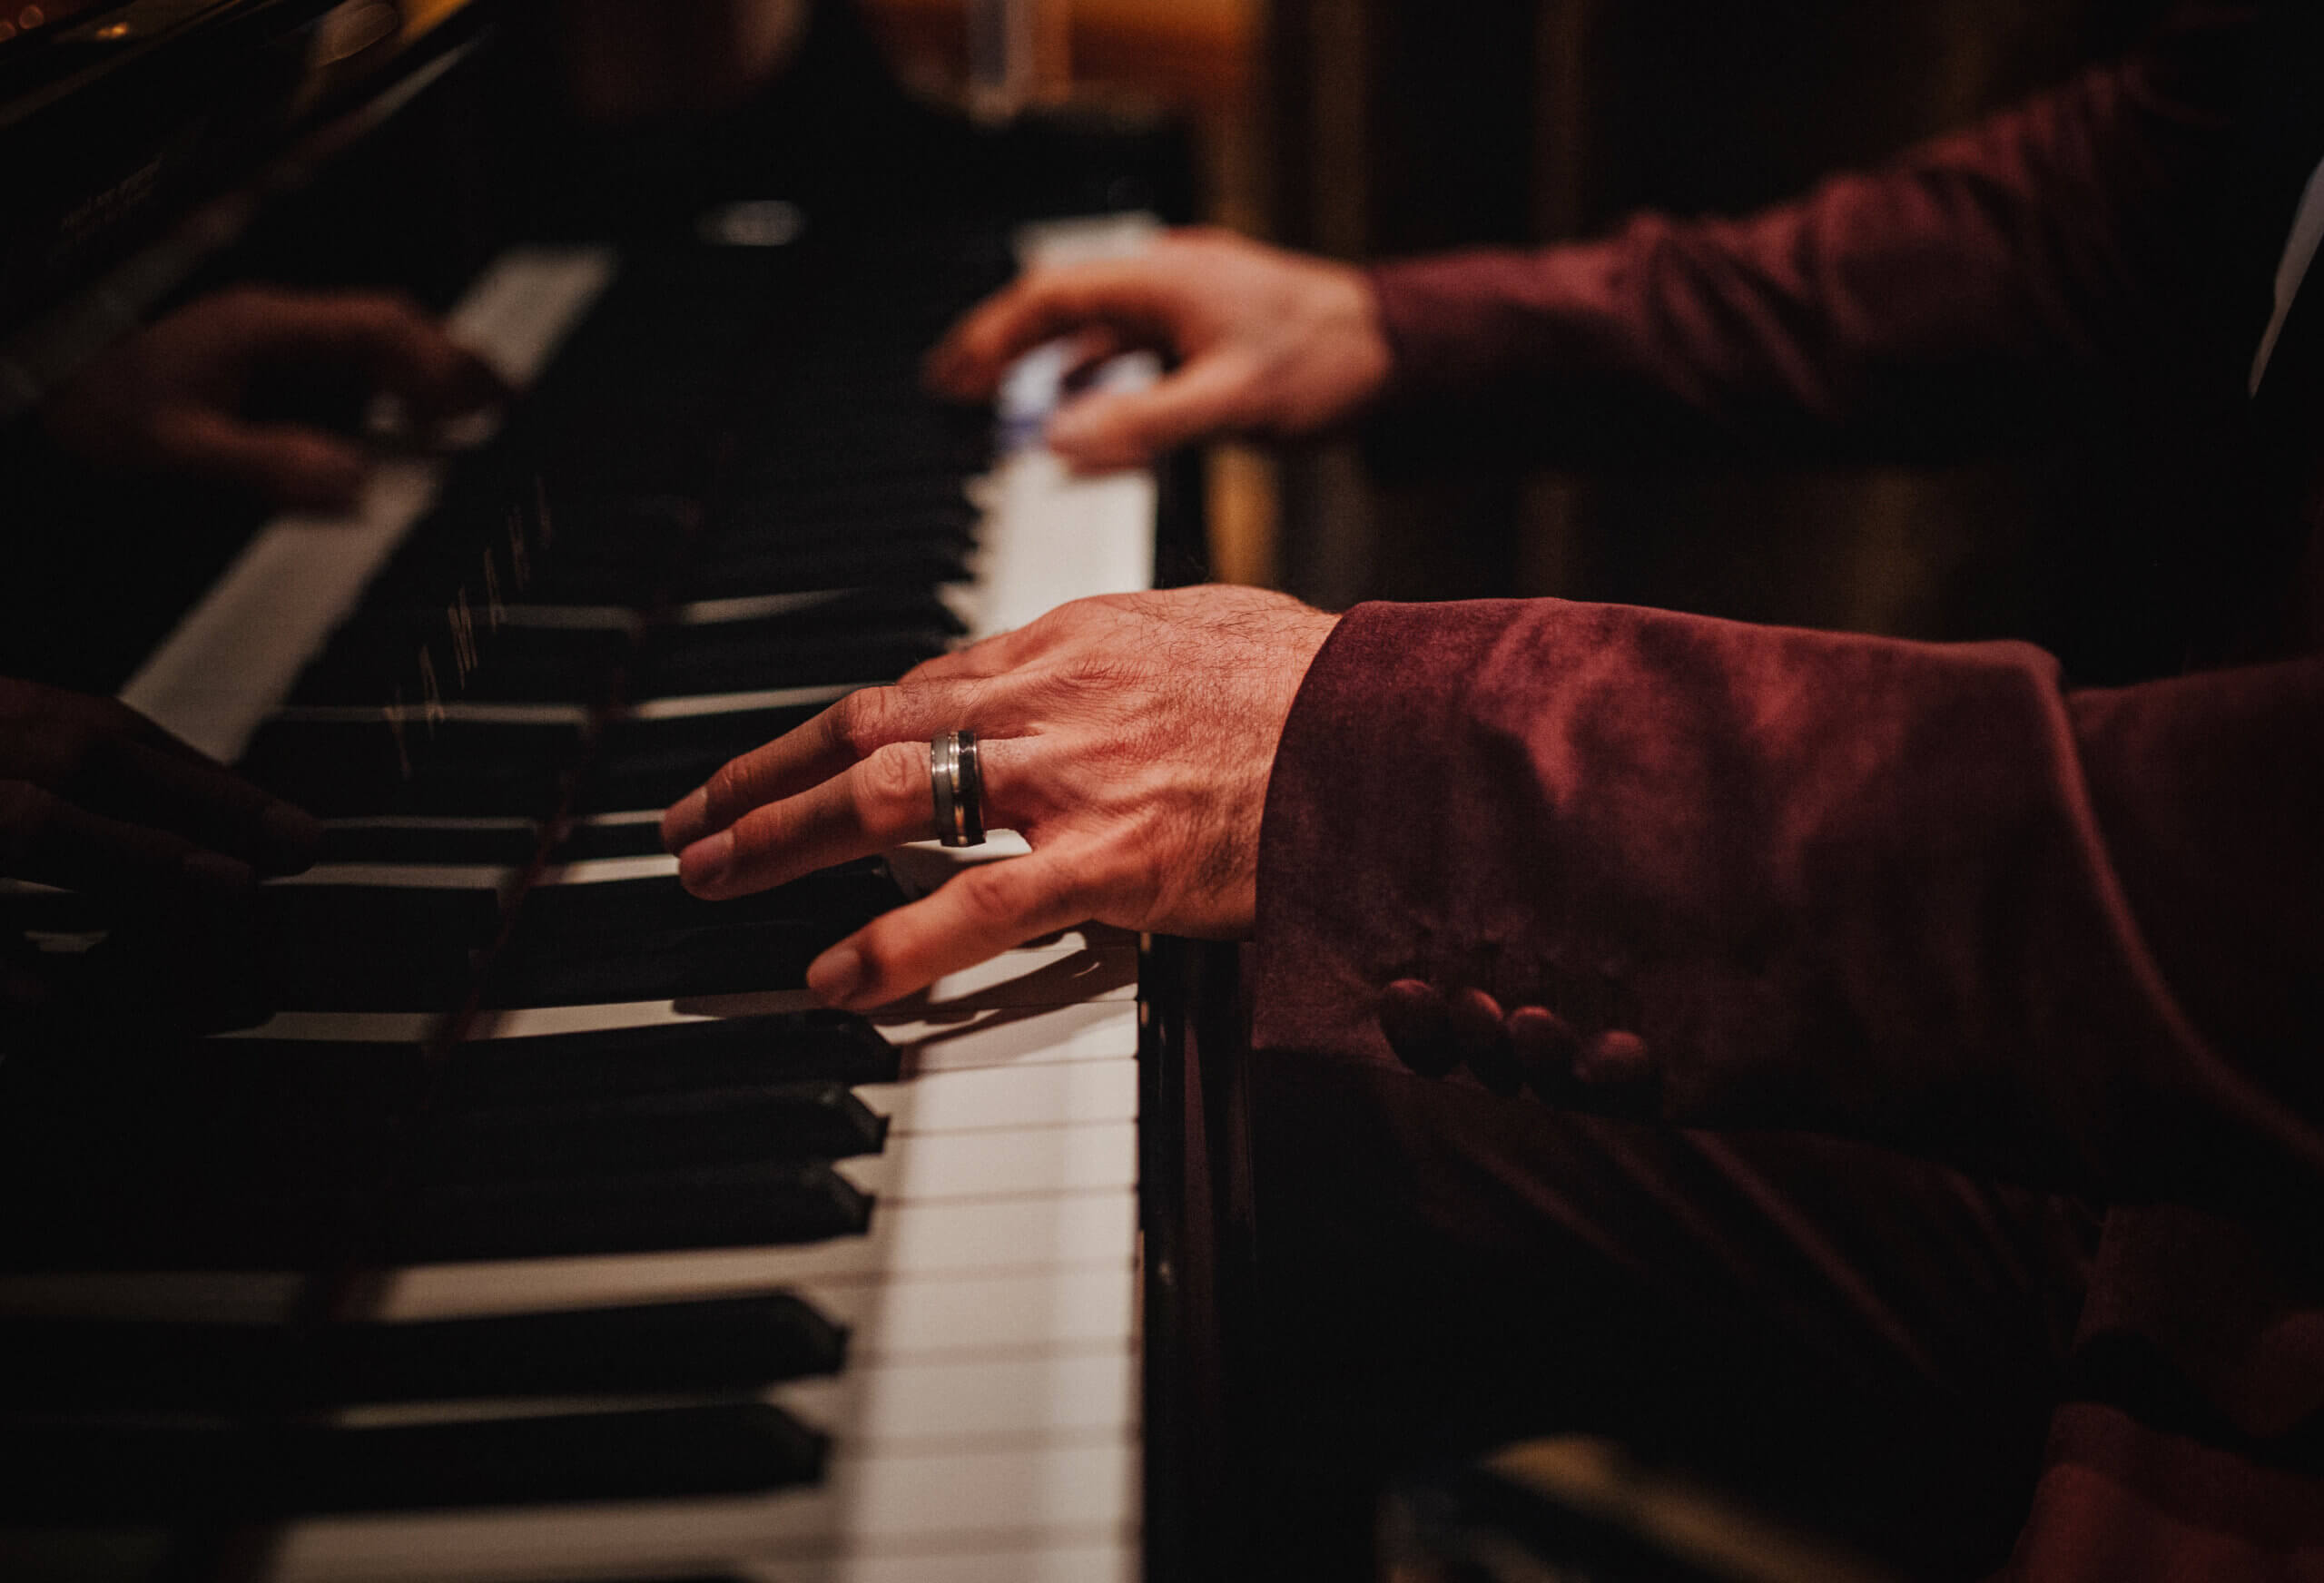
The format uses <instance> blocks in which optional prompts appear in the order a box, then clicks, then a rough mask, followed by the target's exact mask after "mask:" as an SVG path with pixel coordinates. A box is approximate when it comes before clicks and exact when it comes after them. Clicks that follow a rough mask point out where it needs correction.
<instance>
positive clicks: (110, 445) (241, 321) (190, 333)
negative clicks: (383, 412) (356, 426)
mask: <svg viewBox="0 0 2324 1583" xmlns="http://www.w3.org/2000/svg"><path fill="white" fill-rule="evenodd" d="M271 379H314V380H320V381H324V382H328V383H330V384H333V385H339V384H345V385H349V386H350V387H351V388H358V389H360V390H362V391H365V392H372V391H387V392H389V393H391V394H393V395H395V396H397V397H398V398H400V399H401V400H402V401H403V403H404V405H405V408H406V411H407V414H408V416H409V418H410V419H411V421H412V422H413V423H415V424H417V425H419V427H420V428H423V429H424V428H428V427H429V426H432V425H435V424H438V423H441V422H443V421H445V420H447V419H449V418H457V417H459V416H461V415H462V414H465V413H469V412H474V411H476V410H478V409H479V408H484V407H486V406H488V405H490V404H491V403H493V402H495V401H497V400H499V399H500V398H502V397H503V396H505V395H506V394H507V389H506V388H505V387H504V386H503V385H502V384H501V382H500V377H499V376H498V375H497V374H496V373H494V372H493V371H492V369H490V368H489V367H488V366H487V365H486V364H485V363H484V362H483V360H482V359H478V357H476V356H475V355H474V354H473V353H471V352H468V351H467V350H464V349H462V348H460V347H458V346H457V345H455V344H454V343H453V341H452V339H451V338H450V337H449V336H448V335H447V334H446V333H445V330H444V328H443V326H442V325H441V324H440V323H438V321H437V320H436V319H435V318H433V317H432V316H431V315H429V314H428V313H426V312H424V311H422V310H420V309H419V307H418V306H416V305H415V304H413V303H411V302H409V301H406V300H404V299H402V298H400V297H397V296H393V295H389V294H385V293H379V292H368V291H337V292H332V291H294V290H283V289H281V288H276V287H267V286H236V287H232V288H230V289H228V290H222V291H219V292H217V293H215V294H213V295H212V296H208V297H204V298H202V299H200V300H197V301H195V302H192V303H191V304H189V305H188V306H186V307H184V308H181V309H179V310H177V311H176V312H174V313H172V314H171V315H169V316H168V317H167V318H165V319H163V320H161V321H160V322H158V323H156V324H153V325H150V326H148V327H147V328H146V329H143V330H140V331H139V332H138V333H137V334H135V335H133V336H131V337H129V338H128V339H126V340H123V342H122V343H121V344H120V345H119V346H117V347H114V348H113V349H111V350H109V351H108V352H106V353H105V354H104V355H103V357H101V358H99V359H96V360H95V361H94V363H92V364H90V365H89V367H88V368H86V369H83V370H82V371H81V373H80V374H79V375H78V376H77V377H76V378H75V379H74V380H73V382H72V383H71V384H69V385H67V386H66V387H65V388H64V389H63V390H62V391H61V392H59V393H58V395H57V396H56V398H55V399H54V400H53V401H52V402H50V403H49V406H48V408H47V410H46V411H45V412H44V414H43V422H44V424H45V425H46V426H47V428H48V432H49V434H50V437H51V438H54V440H55V441H56V442H57V443H58V444H59V445H61V446H63V447H65V448H66V449H67V450H70V451H72V452H74V454H75V455H77V456H79V457H83V458H84V460H87V461H92V462H97V463H100V464H106V465H113V466H126V467H137V468H142V469H146V470H150V471H153V472H160V473H167V474H172V475H175V476H179V477H202V478H209V479H212V480H215V481H217V482H220V483H224V484H230V485H233V486H236V487H241V488H245V489H249V490H251V491H253V492H255V493H256V494H258V495H261V496H262V497H265V498H266V499H267V500H269V501H270V502H271V503H272V504H274V505H276V506H285V507H291V508H297V509H307V510H319V511H340V510H345V509H346V508H347V507H348V506H350V505H351V504H352V503H353V502H354V500H355V498H356V496H357V493H358V491H359V490H360V489H361V487H362V485H363V480H364V478H365V477H367V476H368V475H369V472H370V469H371V457H370V456H369V454H368V453H367V452H366V450H365V449H364V447H363V446H362V445H361V444H360V443H359V442H358V441H357V440H356V439H354V438H350V437H349V436H346V435H341V434H335V433H333V432H331V431H330V429H328V428H323V427H320V425H317V424H313V423H307V422H288V421H277V420H263V421H262V420H260V419H258V418H254V417H252V416H251V412H250V410H249V408H250V406H251V397H252V395H253V393H254V392H256V391H258V390H260V389H261V388H262V387H263V386H265V385H266V384H267V383H268V382H269V381H270V380H271Z"/></svg>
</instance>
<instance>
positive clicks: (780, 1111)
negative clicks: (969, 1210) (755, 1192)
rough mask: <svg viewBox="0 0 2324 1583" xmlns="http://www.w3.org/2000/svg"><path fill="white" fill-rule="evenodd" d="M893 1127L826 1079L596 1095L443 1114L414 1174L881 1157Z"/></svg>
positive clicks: (424, 1140)
mask: <svg viewBox="0 0 2324 1583" xmlns="http://www.w3.org/2000/svg"><path fill="white" fill-rule="evenodd" d="M886 1136H887V1122H886V1121H885V1120H884V1119H883V1118H882V1117H881V1116H876V1115H874V1114H873V1113H872V1110H871V1109H870V1108H869V1107H868V1106H865V1105H864V1103H863V1102H862V1100H860V1099H858V1098H856V1097H855V1096H854V1095H852V1094H851V1093H849V1092H848V1090H847V1088H846V1086H844V1085H842V1084H839V1083H832V1082H827V1081H809V1082H793V1083H760V1084H754V1085H752V1086H747V1087H743V1086H737V1087H730V1088H709V1089H689V1090H686V1091H684V1092H677V1093H663V1094H647V1095H621V1096H587V1097H582V1098H574V1099H563V1100H542V1101H535V1102H532V1103H529V1104H521V1105H505V1106H489V1107H477V1108H467V1109H461V1110H457V1111H451V1112H448V1113H445V1114H441V1115H438V1116H436V1117H435V1118H434V1119H433V1121H432V1123H431V1125H429V1126H428V1127H427V1129H426V1131H425V1133H424V1134H423V1136H420V1137H419V1138H418V1139H417V1140H416V1141H415V1143H414V1145H413V1153H414V1155H415V1156H416V1159H415V1162H414V1168H415V1169H417V1170H419V1171H422V1172H425V1173H426V1174H428V1175H429V1176H431V1177H433V1178H436V1179H439V1180H440V1179H444V1178H447V1177H462V1178H474V1177H486V1176H543V1175H577V1174H580V1173H582V1172H586V1171H596V1170H638V1169H653V1168H658V1167H664V1166H684V1165H706V1164H711V1163H714V1162H716V1161H720V1160H736V1161H749V1160H761V1161H763V1160H837V1159H844V1158H846V1157H848V1156H849V1155H871V1154H877V1153H879V1151H880V1145H881V1140H882V1139H883V1138H885V1137H886Z"/></svg>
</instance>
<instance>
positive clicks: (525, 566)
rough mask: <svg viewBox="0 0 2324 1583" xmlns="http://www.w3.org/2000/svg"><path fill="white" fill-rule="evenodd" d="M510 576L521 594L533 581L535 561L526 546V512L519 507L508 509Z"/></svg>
mask: <svg viewBox="0 0 2324 1583" xmlns="http://www.w3.org/2000/svg"><path fill="white" fill-rule="evenodd" d="M508 575H510V576H511V577H512V578H513V579H515V581H516V584H517V593H519V594H522V593H523V592H524V591H525V585H527V583H530V582H531V581H532V580H533V559H532V556H531V553H530V552H529V551H528V550H527V547H526V545H525V512H524V508H523V507H522V506H510V507H509V508H508Z"/></svg>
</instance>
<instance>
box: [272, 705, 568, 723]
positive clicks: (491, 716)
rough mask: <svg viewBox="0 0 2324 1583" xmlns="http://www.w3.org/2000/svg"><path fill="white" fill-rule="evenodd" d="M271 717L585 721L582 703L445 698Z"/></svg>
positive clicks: (293, 708)
mask: <svg viewBox="0 0 2324 1583" xmlns="http://www.w3.org/2000/svg"><path fill="white" fill-rule="evenodd" d="M271 718H273V719H275V720H279V721H284V722H287V723H290V724H292V725H384V724H386V723H388V722H389V721H390V720H393V721H399V722H401V723H404V724H407V725H420V724H423V723H426V722H427V721H428V720H431V719H432V720H438V721H453V722H458V723H466V724H469V725H569V726H572V727H574V728H575V729H576V730H577V729H579V728H580V727H582V726H585V725H586V724H588V723H589V706H588V705H587V704H586V703H476V702H473V701H469V700H464V699H457V698H455V699H447V700H446V701H445V702H443V703H402V704H389V703H288V704H285V705H283V706H282V707H281V708H280V709H278V710H276V711H275V712H274V713H273V715H272V717H271Z"/></svg>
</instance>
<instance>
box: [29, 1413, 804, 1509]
mask: <svg viewBox="0 0 2324 1583" xmlns="http://www.w3.org/2000/svg"><path fill="white" fill-rule="evenodd" d="M826 1450H827V1442H826V1441H825V1440H824V1438H823V1437H822V1435H820V1434H818V1433H816V1432H815V1431H812V1430H810V1429H808V1428H806V1427H805V1426H804V1425H803V1424H801V1423H799V1422H798V1421H796V1420H794V1419H793V1418H792V1417H791V1416H790V1415H789V1414H787V1413H785V1412H783V1411H782V1410H781V1409H780V1408H776V1407H772V1406H768V1405H766V1404H764V1403H760V1402H746V1403H736V1404H732V1405H719V1406H710V1407H675V1408H659V1409H653V1410H647V1411H629V1412H602V1413H557V1414H552V1415H547V1416H542V1417H536V1418H510V1419H485V1420H474V1421H444V1422H429V1423H419V1424H397V1425H390V1426H386V1427H379V1428H359V1429H345V1428H326V1427H318V1426H312V1425H304V1424H296V1425H283V1426H261V1427H255V1428H252V1427H242V1426H237V1425H225V1424H212V1423H197V1424H189V1423H182V1422H169V1421H146V1422H135V1421H123V1422H81V1421H76V1422H62V1423H56V1422H48V1423H44V1422H10V1423H0V1456H5V1457H7V1459H8V1461H9V1465H10V1466H12V1467H14V1468H15V1469H16V1470H17V1471H16V1473H15V1475H14V1476H12V1477H11V1478H10V1479H8V1480H5V1482H0V1512H5V1514H7V1515H9V1516H15V1517H26V1516H31V1517H37V1518H39V1519H43V1520H48V1521H54V1520H58V1519H91V1520H97V1521H109V1522H120V1521H138V1520H146V1519H170V1518H187V1519H202V1520H215V1519H221V1518H234V1517H252V1518H254V1517H275V1516H289V1515H292V1514H296V1513H302V1512H317V1513H320V1512H335V1511H397V1510H425V1509H433V1508H446V1507H480V1506H524V1505H543V1504H559V1503H566V1502H576V1501H597V1500H645V1499H678V1498H683V1497H687V1496H703V1495H716V1494H743V1493H745V1492H749V1491H754V1490H778V1489H783V1488H785V1487H787V1486H792V1485H798V1484H806V1483H812V1482H814V1481H815V1480H818V1479H820V1478H821V1477H822V1468H823V1460H824V1457H825V1454H826Z"/></svg>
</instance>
